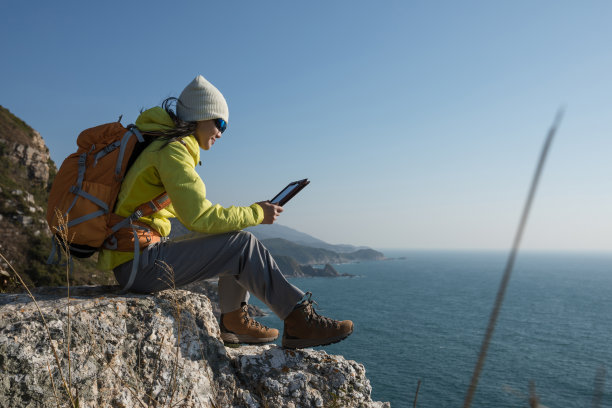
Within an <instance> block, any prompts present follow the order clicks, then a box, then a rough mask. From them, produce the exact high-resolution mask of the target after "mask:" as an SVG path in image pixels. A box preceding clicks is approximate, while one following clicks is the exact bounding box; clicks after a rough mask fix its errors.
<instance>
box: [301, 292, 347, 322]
mask: <svg viewBox="0 0 612 408" xmlns="http://www.w3.org/2000/svg"><path fill="white" fill-rule="evenodd" d="M306 296H308V299H304V300H303V301H302V302H300V303H302V304H303V305H304V313H305V314H306V321H308V322H311V321H314V322H315V323H318V324H322V325H323V326H324V327H325V328H329V327H333V328H335V329H338V328H339V327H340V323H339V322H338V321H337V320H334V319H330V318H329V317H325V316H321V315H320V314H318V313H317V311H316V310H315V309H314V306H313V304H314V305H317V306H319V304H318V303H317V302H315V301H314V300H312V299H311V298H312V293H310V292H306V294H304V297H306Z"/></svg>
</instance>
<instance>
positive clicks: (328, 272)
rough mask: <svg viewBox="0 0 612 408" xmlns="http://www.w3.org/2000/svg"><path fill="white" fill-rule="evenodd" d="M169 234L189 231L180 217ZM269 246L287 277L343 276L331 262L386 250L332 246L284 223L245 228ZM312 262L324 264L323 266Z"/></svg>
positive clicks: (369, 257)
mask: <svg viewBox="0 0 612 408" xmlns="http://www.w3.org/2000/svg"><path fill="white" fill-rule="evenodd" d="M171 222H172V231H171V233H170V237H171V238H173V237H179V236H181V235H185V234H188V233H190V231H189V230H188V229H187V228H186V227H185V226H184V225H183V224H181V223H180V222H179V221H178V220H177V219H174V218H173V219H171ZM245 231H249V232H251V233H252V234H253V235H255V236H256V237H257V239H259V240H260V241H261V242H262V243H263V244H264V245H265V246H266V248H268V250H269V251H270V253H271V254H272V255H273V256H274V259H275V260H276V262H277V264H278V265H279V267H280V268H281V270H282V271H283V273H284V274H285V275H288V276H341V275H340V274H339V273H338V272H337V271H336V270H335V269H334V268H333V267H332V266H331V265H330V264H339V263H348V262H358V261H373V260H382V259H385V256H384V254H383V253H381V252H378V251H375V250H373V249H371V248H367V247H356V246H353V245H332V244H328V243H326V242H324V241H321V240H320V239H317V238H314V237H312V236H310V235H308V234H305V233H303V232H300V231H297V230H294V229H292V228H289V227H285V226H283V225H275V224H272V225H258V226H256V227H249V228H246V229H245ZM313 265H315V266H316V265H324V267H323V268H319V267H314V268H313Z"/></svg>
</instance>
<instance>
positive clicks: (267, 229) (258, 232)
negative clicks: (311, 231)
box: [246, 224, 369, 253]
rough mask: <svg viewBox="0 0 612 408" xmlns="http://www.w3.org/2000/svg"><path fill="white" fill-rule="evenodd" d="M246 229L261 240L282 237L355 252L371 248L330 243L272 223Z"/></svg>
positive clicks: (328, 248) (317, 246) (296, 241)
mask: <svg viewBox="0 0 612 408" xmlns="http://www.w3.org/2000/svg"><path fill="white" fill-rule="evenodd" d="M246 231H250V232H251V233H253V235H255V236H256V237H257V238H258V239H259V240H260V241H263V240H266V239H270V238H282V239H286V240H287V241H291V242H295V243H296V244H300V245H306V246H309V247H313V248H323V249H327V250H330V251H334V252H340V253H342V252H355V251H357V250H359V249H369V248H368V247H363V246H360V247H358V246H354V245H347V244H328V243H327V242H325V241H322V240H320V239H318V238H315V237H313V236H312V235H308V234H306V233H303V232H300V231H297V230H294V229H293V228H289V227H286V226H284V225H279V224H272V225H257V226H255V227H249V228H246Z"/></svg>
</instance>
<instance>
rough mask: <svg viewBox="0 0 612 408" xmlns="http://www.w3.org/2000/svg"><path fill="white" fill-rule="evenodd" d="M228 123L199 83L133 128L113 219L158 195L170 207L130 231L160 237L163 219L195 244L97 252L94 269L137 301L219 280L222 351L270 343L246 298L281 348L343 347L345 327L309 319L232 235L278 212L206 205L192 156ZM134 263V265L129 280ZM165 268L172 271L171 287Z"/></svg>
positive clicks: (250, 242) (264, 263) (299, 299)
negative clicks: (268, 320)
mask: <svg viewBox="0 0 612 408" xmlns="http://www.w3.org/2000/svg"><path fill="white" fill-rule="evenodd" d="M173 105H175V107H176V112H175V111H174V110H173V109H172V106H173ZM228 115H229V114H228V107H227V103H226V101H225V99H224V97H223V95H222V94H221V93H220V92H219V90H217V88H215V87H214V86H213V85H212V84H211V83H210V82H208V81H207V80H206V79H204V77H202V76H198V77H196V78H195V79H194V80H193V81H192V82H191V83H190V84H189V85H187V87H186V88H185V89H184V90H183V92H182V93H181V95H180V96H179V98H178V99H176V98H168V99H166V100H165V101H164V102H163V104H162V107H154V108H151V109H149V110H146V111H144V112H142V113H141V114H140V116H139V117H138V119H137V120H136V123H135V125H136V127H137V128H138V130H140V132H141V133H142V135H143V136H144V137H145V139H147V140H152V141H151V142H150V144H149V145H148V146H147V147H146V148H145V149H144V150H143V151H142V153H140V155H138V156H137V158H136V159H135V161H134V163H133V164H132V165H131V167H130V169H129V171H128V172H127V174H126V176H125V179H124V180H123V183H122V184H121V190H120V192H119V195H118V198H117V203H116V206H115V211H114V212H115V213H116V214H118V215H120V216H122V217H128V216H129V215H130V214H132V213H133V212H134V210H135V209H136V208H137V207H138V206H140V205H141V204H143V203H146V202H147V201H149V200H151V199H153V198H154V197H157V196H159V195H160V194H162V193H163V192H164V191H165V192H166V193H167V194H168V196H169V198H170V200H171V202H172V204H170V205H169V206H168V207H166V208H165V209H162V210H161V211H158V212H156V213H154V214H152V215H150V216H146V217H142V218H140V219H139V221H140V222H143V223H145V224H147V225H148V226H149V227H152V228H153V229H155V230H156V231H157V232H159V234H160V235H161V236H168V234H169V233H170V221H169V220H168V218H169V217H177V218H178V219H179V220H180V221H181V223H183V224H184V225H185V226H186V227H187V228H188V229H189V230H191V231H195V232H200V233H204V234H197V235H195V236H194V235H191V236H189V237H187V238H183V239H177V240H167V241H163V240H162V241H161V242H159V243H157V244H154V245H149V246H148V247H146V248H145V249H144V251H143V252H142V254H141V255H140V257H139V259H138V260H134V253H133V251H129V252H122V251H116V250H108V249H104V250H103V251H102V252H101V254H100V257H99V261H98V266H99V267H100V268H102V269H106V270H111V269H112V270H114V273H115V277H116V279H117V281H118V282H119V284H120V285H121V286H122V287H124V288H126V286H129V289H130V290H132V291H136V292H144V293H149V292H155V291H160V290H163V289H167V288H168V284H169V282H170V280H172V281H173V282H174V284H175V285H176V287H180V286H183V285H186V284H188V283H191V282H194V281H198V280H202V279H208V278H213V277H216V276H218V277H219V303H220V307H221V319H220V327H221V337H222V339H223V340H224V341H225V342H228V343H265V342H271V341H274V340H275V339H276V338H277V337H278V330H276V329H271V328H268V327H266V326H263V325H261V324H260V323H258V322H256V321H254V320H252V319H251V318H250V317H249V315H248V313H247V308H246V302H247V300H248V299H249V293H252V294H254V295H255V296H257V298H259V299H261V301H262V302H264V303H265V304H266V305H267V306H268V307H269V308H270V309H271V310H272V311H273V312H274V313H275V314H276V315H277V316H278V317H279V318H280V319H282V320H284V332H283V340H282V344H283V347H288V348H303V347H313V346H319V345H326V344H330V343H334V342H337V341H340V340H342V339H344V338H346V337H347V336H348V335H349V334H351V332H352V331H353V323H352V322H351V321H350V320H344V321H336V320H332V319H329V318H327V317H323V316H320V315H319V314H317V313H316V312H315V311H314V309H313V301H311V300H310V297H308V298H307V299H306V298H305V294H304V292H302V291H301V290H300V289H298V288H296V287H295V286H293V285H292V284H290V283H289V282H287V280H286V279H285V277H284V276H283V274H282V273H281V271H280V269H279V268H278V266H277V265H276V262H274V259H272V256H271V255H270V253H269V252H268V250H267V249H266V248H265V247H264V246H263V245H262V244H261V242H259V241H258V240H257V238H255V237H254V236H253V235H252V234H251V233H249V232H245V231H241V230H242V229H243V228H246V227H250V226H254V225H258V224H272V223H274V221H275V220H276V218H277V217H278V215H279V214H280V213H281V212H282V211H283V208H282V207H280V206H277V205H274V204H271V203H270V202H268V201H261V202H258V203H255V204H252V205H251V206H249V207H235V206H232V207H229V208H224V207H222V206H220V205H218V204H216V205H213V204H212V203H211V202H210V201H209V200H208V199H207V198H206V188H205V186H204V182H203V181H202V179H201V178H200V176H199V175H198V174H197V173H196V171H195V166H196V164H198V163H199V162H200V148H202V149H204V150H209V149H210V148H211V147H212V146H213V144H214V143H215V142H216V141H217V140H218V139H219V138H221V134H222V133H223V132H224V131H225V129H226V126H227V122H228ZM134 262H138V264H137V268H134V271H135V274H134V276H131V272H132V266H133V263H134ZM164 263H165V264H167V265H169V266H170V267H171V269H172V274H173V276H172V277H171V276H168V274H169V271H168V268H165V267H164ZM130 283H131V284H130Z"/></svg>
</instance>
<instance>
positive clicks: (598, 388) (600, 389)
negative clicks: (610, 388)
mask: <svg viewBox="0 0 612 408" xmlns="http://www.w3.org/2000/svg"><path fill="white" fill-rule="evenodd" d="M605 385H606V368H605V367H604V366H601V367H599V368H598V369H597V373H596V374H595V388H594V390H593V403H592V406H593V408H599V407H601V401H602V400H603V396H604V388H605Z"/></svg>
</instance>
